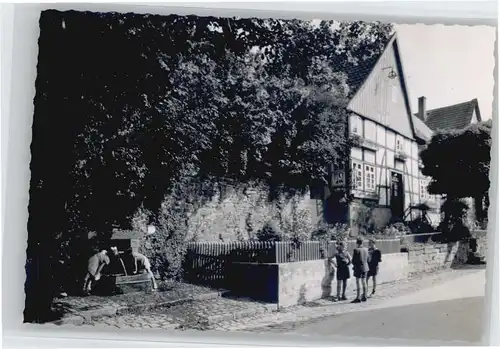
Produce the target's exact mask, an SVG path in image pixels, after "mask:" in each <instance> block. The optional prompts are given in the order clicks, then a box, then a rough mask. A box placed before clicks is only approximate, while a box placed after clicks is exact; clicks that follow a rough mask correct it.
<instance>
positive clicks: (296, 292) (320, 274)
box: [278, 253, 410, 307]
mask: <svg viewBox="0 0 500 349" xmlns="http://www.w3.org/2000/svg"><path fill="white" fill-rule="evenodd" d="M278 266H279V280H278V285H279V286H278V306H279V307H288V306H292V305H296V304H300V303H304V302H309V301H313V300H317V299H320V298H324V297H328V296H330V295H335V293H336V287H337V281H336V279H335V277H334V278H333V279H332V277H331V276H330V269H329V267H328V263H327V261H326V260H315V261H307V262H294V263H282V264H279V265H278ZM409 273H410V266H409V260H408V254H407V253H391V254H386V255H383V256H382V264H381V265H380V270H379V276H378V283H379V284H380V283H388V282H394V281H398V280H404V279H407V278H408V275H409ZM347 288H348V290H354V289H355V288H356V279H355V278H354V277H352V271H351V278H350V279H349V281H348V283H347Z"/></svg>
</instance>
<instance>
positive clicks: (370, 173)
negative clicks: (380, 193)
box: [364, 163, 377, 192]
mask: <svg viewBox="0 0 500 349" xmlns="http://www.w3.org/2000/svg"><path fill="white" fill-rule="evenodd" d="M364 182H365V183H364V184H365V190H366V191H369V192H375V191H376V189H377V176H376V169H375V166H373V165H370V164H366V163H365V166H364Z"/></svg>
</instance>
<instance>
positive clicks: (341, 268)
mask: <svg viewBox="0 0 500 349" xmlns="http://www.w3.org/2000/svg"><path fill="white" fill-rule="evenodd" d="M335 264H336V267H337V298H336V300H342V301H345V300H347V297H346V296H345V292H346V289H347V280H348V279H349V278H350V277H351V274H350V272H349V265H350V264H351V255H350V254H349V252H347V251H346V249H345V245H344V243H343V242H339V243H338V244H337V253H336V254H335ZM341 288H342V297H341V296H340V290H341Z"/></svg>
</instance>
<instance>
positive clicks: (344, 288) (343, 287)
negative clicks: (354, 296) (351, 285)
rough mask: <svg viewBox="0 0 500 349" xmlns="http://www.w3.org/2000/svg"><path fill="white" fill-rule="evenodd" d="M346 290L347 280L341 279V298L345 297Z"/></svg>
mask: <svg viewBox="0 0 500 349" xmlns="http://www.w3.org/2000/svg"><path fill="white" fill-rule="evenodd" d="M346 290H347V280H342V299H346V296H345V291H346Z"/></svg>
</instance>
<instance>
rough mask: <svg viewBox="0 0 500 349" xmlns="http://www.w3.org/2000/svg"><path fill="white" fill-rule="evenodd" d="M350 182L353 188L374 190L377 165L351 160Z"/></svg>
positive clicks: (372, 191) (375, 188)
mask: <svg viewBox="0 0 500 349" xmlns="http://www.w3.org/2000/svg"><path fill="white" fill-rule="evenodd" d="M351 184H352V189H353V190H360V191H366V192H371V193H374V192H376V191H377V167H376V166H375V165H374V164H370V163H366V162H363V161H356V160H351Z"/></svg>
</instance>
